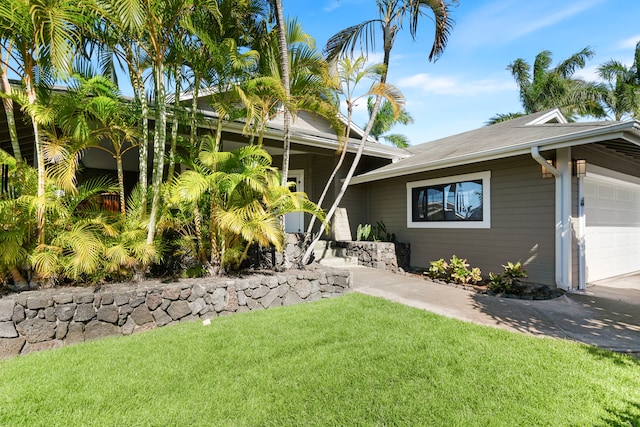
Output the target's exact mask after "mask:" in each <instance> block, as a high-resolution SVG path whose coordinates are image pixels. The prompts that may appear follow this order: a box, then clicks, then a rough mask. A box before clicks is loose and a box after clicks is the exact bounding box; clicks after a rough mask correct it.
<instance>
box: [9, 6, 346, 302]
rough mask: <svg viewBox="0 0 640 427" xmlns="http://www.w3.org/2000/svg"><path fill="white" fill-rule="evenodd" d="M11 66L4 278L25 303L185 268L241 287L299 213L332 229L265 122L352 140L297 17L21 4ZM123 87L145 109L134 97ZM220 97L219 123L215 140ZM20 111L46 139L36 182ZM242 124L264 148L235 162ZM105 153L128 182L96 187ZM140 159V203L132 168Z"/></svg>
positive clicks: (278, 10) (13, 25)
mask: <svg viewBox="0 0 640 427" xmlns="http://www.w3.org/2000/svg"><path fill="white" fill-rule="evenodd" d="M271 12H275V14H276V15H277V21H276V24H277V25H274V23H273V22H272V21H271V20H270V17H271V16H272V15H270V13H271ZM282 41H284V44H283V43H282ZM0 54H1V56H0V78H1V82H2V84H1V85H0V88H1V89H2V90H1V95H2V99H3V107H4V108H3V110H4V113H5V114H6V116H7V122H8V126H9V131H10V135H11V149H12V150H13V153H12V155H11V154H9V153H5V152H2V153H1V156H0V163H2V165H3V175H4V178H5V179H3V191H2V192H1V194H0V226H2V228H3V233H2V235H1V236H0V244H1V245H2V247H3V251H2V254H1V255H0V275H2V276H3V277H9V278H10V279H9V281H8V282H7V283H9V284H10V285H11V286H12V287H13V288H14V289H26V288H27V287H29V286H35V285H47V284H48V285H51V284H57V283H66V282H74V283H80V282H94V281H103V280H111V279H113V280H115V279H122V278H126V277H129V278H130V277H132V276H140V275H144V274H145V273H146V272H148V271H149V268H150V266H151V265H152V264H154V263H157V262H160V261H161V260H162V259H163V258H164V259H166V258H172V257H175V256H182V257H186V258H189V257H191V258H190V261H189V262H190V263H191V264H192V265H194V266H195V267H196V270H198V271H201V272H202V271H207V270H208V271H209V272H214V273H218V272H223V271H228V270H229V269H234V268H239V267H240V265H241V264H242V261H243V260H244V259H245V258H246V255H247V251H248V249H249V247H251V245H254V244H260V245H272V246H275V247H276V248H278V249H281V248H282V246H283V242H284V230H283V226H282V221H281V218H282V216H283V215H284V214H285V213H287V212H293V211H302V212H308V213H311V214H313V215H315V216H318V217H320V218H321V219H323V213H322V212H321V211H320V210H319V209H318V208H317V207H316V205H315V204H313V203H312V202H310V201H309V200H308V198H307V197H306V195H305V194H303V193H297V192H292V191H290V189H289V188H288V187H287V186H286V185H283V184H281V181H282V182H286V178H284V177H283V175H286V166H285V170H283V171H278V170H277V169H275V168H274V167H273V166H272V164H271V162H272V160H271V157H270V156H269V154H268V153H267V152H266V151H264V150H263V149H262V148H260V145H261V142H262V140H261V138H262V134H263V130H264V123H265V121H266V120H268V119H270V118H272V117H273V116H274V115H275V114H277V113H279V112H280V111H282V110H283V109H284V110H285V111H287V112H288V113H289V114H291V115H295V114H297V112H298V111H302V110H307V111H313V112H314V113H317V114H321V115H324V116H326V117H327V118H328V119H329V120H330V122H332V123H333V125H334V126H335V127H336V129H338V130H339V129H341V123H340V122H339V121H338V120H337V116H338V115H337V112H338V101H337V100H338V98H337V96H336V94H335V88H334V87H333V86H331V85H330V84H328V82H329V80H327V76H328V68H329V67H328V65H327V63H326V61H325V59H324V58H323V57H322V55H321V54H320V53H319V52H317V51H316V50H315V47H314V45H313V39H312V38H311V37H310V36H309V35H307V34H306V33H304V31H303V30H302V29H301V27H300V26H299V25H298V24H297V23H295V21H289V23H288V25H287V22H286V21H285V20H284V18H283V14H282V5H281V2H273V1H267V0H240V1H237V0H234V1H231V0H197V1H195V0H193V1H192V0H189V1H172V0H170V1H164V2H144V1H140V0H133V1H129V2H121V1H117V0H97V1H92V2H80V3H78V4H71V3H69V2H63V1H60V0H42V1H40V0H38V1H34V0H8V1H6V2H2V4H0ZM283 54H284V58H285V59H287V61H283ZM283 64H285V65H284V66H283ZM288 64H291V65H288ZM123 72H124V75H126V76H128V78H129V81H128V82H127V84H129V85H130V86H131V87H132V88H133V92H134V99H133V100H125V99H123V98H122V96H121V93H120V89H119V86H118V85H119V82H118V77H119V76H120V77H121V76H122V74H123ZM10 75H11V76H17V77H18V78H19V79H20V82H19V84H17V85H16V84H13V83H11V82H10V81H9V76H10ZM54 83H56V84H57V83H63V84H64V85H65V86H66V87H67V89H66V90H65V91H58V90H54V89H53V84H54ZM204 88H206V89H208V93H209V94H210V95H209V97H210V104H211V105H212V106H213V107H214V111H215V112H216V114H217V118H216V119H214V123H215V124H214V126H211V127H210V129H211V132H210V133H209V134H205V135H200V134H199V133H201V131H202V129H203V126H202V124H203V121H202V117H200V116H199V113H198V105H197V104H196V101H197V100H198V99H199V98H200V95H199V92H200V91H201V90H203V89H204ZM185 90H187V91H189V92H190V93H191V94H192V97H191V100H192V102H191V105H189V107H191V108H189V107H187V104H188V102H183V101H182V99H181V95H183V92H184V91H185ZM171 91H173V92H172V93H171ZM14 106H15V107H16V108H20V109H21V110H22V111H23V112H24V113H25V115H27V116H28V118H29V119H30V122H31V124H32V125H33V135H34V137H35V155H34V168H31V167H29V166H27V165H26V164H23V163H24V162H23V153H22V152H21V150H20V148H21V146H20V142H19V141H18V139H17V133H16V127H17V126H16V124H15V116H14V115H13V112H14ZM239 118H244V119H245V123H247V126H246V128H245V132H246V133H247V134H248V135H251V142H254V141H256V140H255V139H254V137H256V136H257V137H258V138H257V141H256V142H257V145H255V146H254V145H251V144H250V145H249V146H248V147H246V148H245V149H242V150H239V151H234V152H231V153H229V152H225V151H223V146H222V145H223V144H222V138H221V136H222V126H223V123H224V122H225V121H228V120H234V119H239ZM209 120H210V121H211V119H209ZM199 130H200V132H199ZM185 133H188V135H189V136H188V137H185V136H184V134H185ZM181 135H182V136H181ZM165 149H166V150H167V152H165ZM90 150H100V151H102V152H105V153H107V154H108V155H109V156H110V157H112V158H113V161H114V168H115V169H116V173H115V175H114V176H110V178H96V179H87V178H86V177H85V178H83V176H82V174H81V173H80V172H81V171H82V163H83V162H82V160H83V157H84V156H85V155H86V153H87V152H89V151H90ZM136 151H137V152H138V155H139V157H138V160H139V161H138V163H139V166H140V167H139V170H140V173H139V179H138V184H139V185H138V186H137V187H135V188H133V187H134V184H135V182H131V181H127V180H129V179H130V178H128V175H126V174H125V173H124V167H123V162H124V161H125V160H126V159H127V158H129V160H128V161H129V162H130V161H131V160H132V159H131V158H130V157H131V156H133V155H135V152H136ZM285 157H286V156H285ZM179 171H183V172H182V174H179V173H178V172H179ZM167 172H168V173H167ZM148 184H150V185H148ZM5 187H6V188H5ZM169 236H170V237H171V238H172V239H177V240H176V241H173V240H169V239H167V237H169ZM177 243H185V245H181V244H177ZM198 266H199V267H198Z"/></svg>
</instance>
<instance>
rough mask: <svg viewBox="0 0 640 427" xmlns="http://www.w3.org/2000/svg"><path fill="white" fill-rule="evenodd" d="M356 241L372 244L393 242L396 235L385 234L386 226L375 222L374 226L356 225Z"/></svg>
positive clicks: (380, 222)
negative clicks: (371, 242)
mask: <svg viewBox="0 0 640 427" xmlns="http://www.w3.org/2000/svg"><path fill="white" fill-rule="evenodd" d="M356 239H357V240H365V241H367V240H368V241H373V242H395V241H396V235H395V233H389V232H387V226H386V225H385V223H384V222H383V221H382V220H380V221H378V222H376V225H371V224H358V229H357V230H356Z"/></svg>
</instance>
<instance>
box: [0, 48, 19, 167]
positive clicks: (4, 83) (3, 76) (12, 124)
mask: <svg viewBox="0 0 640 427" xmlns="http://www.w3.org/2000/svg"><path fill="white" fill-rule="evenodd" d="M3 45H4V50H5V55H2V46H3ZM11 49H12V41H11V40H5V39H4V37H2V36H0V94H2V105H3V107H4V112H5V116H6V117H7V127H8V128H9V138H10V139H11V148H12V150H13V157H14V158H15V159H16V162H17V164H18V165H21V163H22V153H21V151H20V141H19V140H18V130H17V128H16V119H15V115H14V113H13V99H11V92H12V90H11V84H10V83H9V75H8V71H9V62H10V59H11ZM2 57H4V58H2Z"/></svg>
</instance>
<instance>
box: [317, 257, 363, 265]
mask: <svg viewBox="0 0 640 427" xmlns="http://www.w3.org/2000/svg"><path fill="white" fill-rule="evenodd" d="M317 261H318V264H320V265H325V266H327V267H345V266H348V265H358V258H356V257H352V256H350V257H335V258H323V259H320V260H317Z"/></svg>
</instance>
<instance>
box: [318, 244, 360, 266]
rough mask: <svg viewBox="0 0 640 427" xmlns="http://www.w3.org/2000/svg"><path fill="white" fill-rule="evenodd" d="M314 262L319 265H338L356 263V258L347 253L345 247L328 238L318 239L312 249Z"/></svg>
mask: <svg viewBox="0 0 640 427" xmlns="http://www.w3.org/2000/svg"><path fill="white" fill-rule="evenodd" d="M313 255H314V259H315V260H316V262H318V263H319V264H321V265H327V266H331V267H339V266H345V265H358V259H357V258H355V257H352V256H348V255H347V249H346V248H342V247H339V246H337V245H336V242H333V241H330V240H320V241H318V242H317V243H316V245H315V247H314V249H313Z"/></svg>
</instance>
